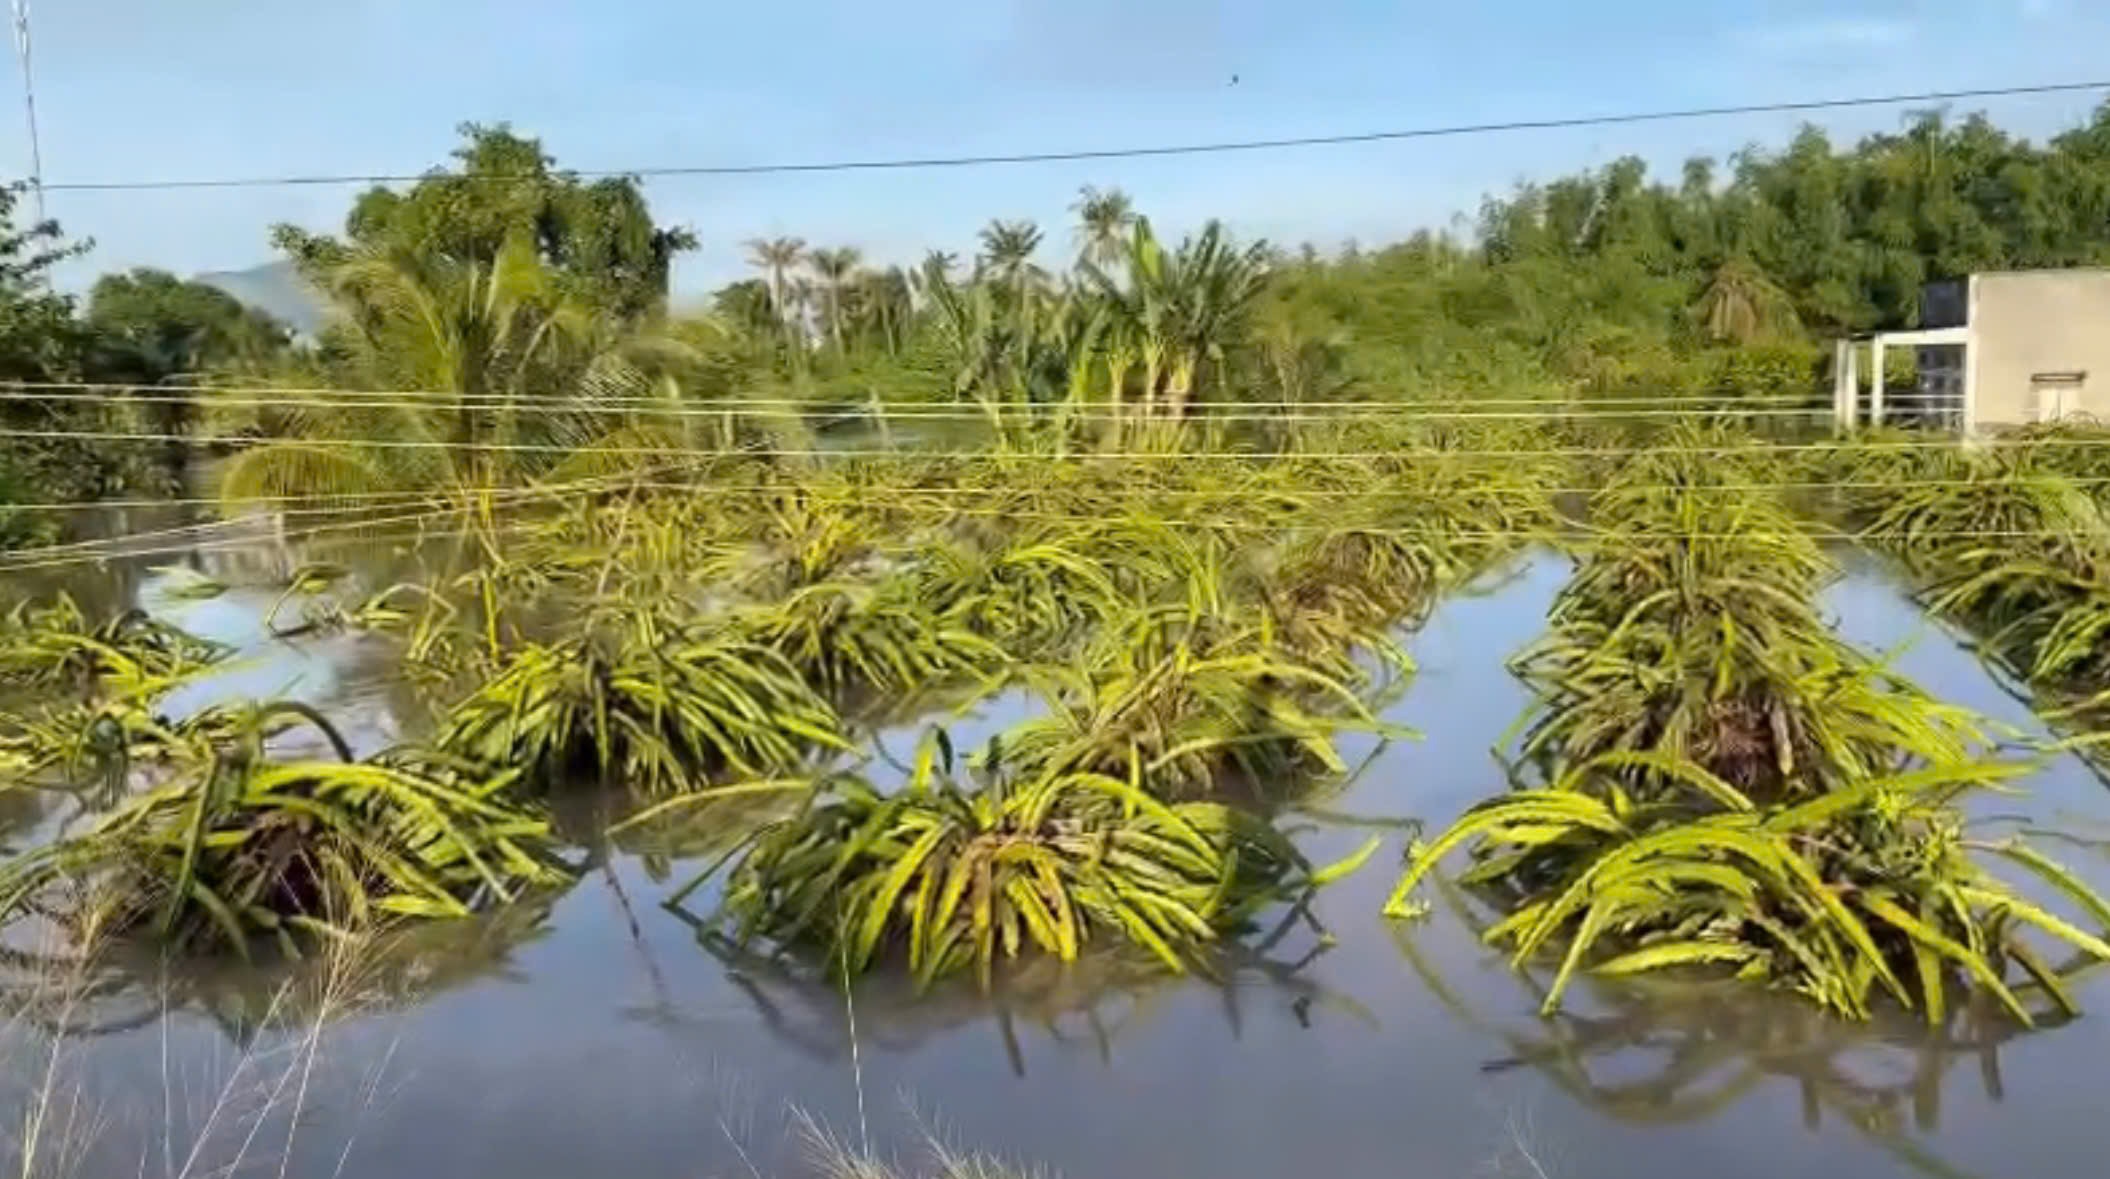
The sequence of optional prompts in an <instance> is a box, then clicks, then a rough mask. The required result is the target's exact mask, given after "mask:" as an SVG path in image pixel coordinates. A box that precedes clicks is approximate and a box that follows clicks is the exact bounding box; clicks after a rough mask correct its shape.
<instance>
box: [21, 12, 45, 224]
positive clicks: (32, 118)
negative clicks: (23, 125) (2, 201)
mask: <svg viewBox="0 0 2110 1179" xmlns="http://www.w3.org/2000/svg"><path fill="white" fill-rule="evenodd" d="M14 9H15V60H16V61H18V62H20V63H21V66H22V111H23V114H24V116H25V117H26V118H27V119H28V120H29V186H30V191H31V192H32V193H34V194H35V196H36V200H37V222H38V224H42V223H43V222H44V219H45V218H44V148H43V145H42V143H41V142H40V141H39V139H38V137H37V87H36V82H35V80H34V78H33V76H32V74H31V71H30V68H29V64H30V62H29V0H14Z"/></svg>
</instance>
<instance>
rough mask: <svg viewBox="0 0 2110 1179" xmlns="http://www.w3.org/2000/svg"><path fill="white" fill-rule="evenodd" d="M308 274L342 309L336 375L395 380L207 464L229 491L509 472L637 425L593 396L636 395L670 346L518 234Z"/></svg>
mask: <svg viewBox="0 0 2110 1179" xmlns="http://www.w3.org/2000/svg"><path fill="white" fill-rule="evenodd" d="M324 289H325V290H326V291H327V292H328V293H329V295H330V297H331V299H332V301H333V302H334V303H335V304H336V305H337V307H338V309H339V312H340V314H341V316H342V318H343V322H344V324H345V325H346V326H345V328H344V329H343V330H340V331H339V332H337V333H336V334H335V335H334V336H333V338H332V340H331V342H330V344H331V350H332V360H331V363H332V364H333V365H334V366H335V367H336V369H337V371H338V373H339V374H340V376H342V377H344V378H347V379H348V380H349V381H350V382H351V383H352V384H353V385H354V388H355V389H358V390H372V389H385V390H398V391H401V392H400V393H397V394H393V395H391V396H390V397H388V398H386V399H381V400H380V401H379V403H378V404H377V403H376V401H375V400H372V399H367V398H362V397H361V396H360V395H359V394H357V393H353V394H349V395H348V403H347V407H346V408H344V409H342V410H338V409H330V410H326V411H320V412H315V413H312V414H310V415H309V416H308V417H307V418H306V420H304V421H302V422H300V423H299V424H298V434H299V436H298V437H296V438H290V439H288V440H286V441H284V442H281V443H277V444H273V445H267V446H262V447H258V448H256V449H252V450H249V451H247V452H245V453H243V454H242V455H241V456H239V457H238V458H237V459H235V460H234V461H233V462H231V463H229V464H228V467H227V469H226V472H225V475H224V477H223V482H222V492H221V493H222V497H223V498H224V499H226V500H228V501H230V502H231V503H237V504H242V503H250V502H255V501H258V500H263V499H268V498H271V497H278V496H291V495H303V496H329V495H340V494H353V493H361V492H367V491H373V490H381V489H389V490H398V489H405V488H411V489H415V488H428V489H432V490H435V491H440V492H444V493H463V494H466V493H470V492H475V491H480V490H481V489H485V488H489V487H492V486H496V485H503V484H505V483H510V482H517V481H518V480H520V479H522V478H524V477H526V476H530V475H534V474H537V473H539V472H542V471H546V470H549V469H550V468H552V467H554V466H556V465H557V464H558V461H559V458H560V457H561V456H562V455H563V453H564V452H565V451H566V449H567V448H571V447H579V446H584V445H586V444H588V443H590V442H591V441H593V440H594V439H595V438H597V437H601V436H604V435H607V434H609V433H611V432H614V431H616V430H619V429H622V428H624V427H630V428H633V429H635V428H640V427H643V426H647V425H649V424H650V419H649V416H648V415H642V414H640V415H634V416H632V417H630V418H627V419H626V417H625V416H624V415H622V414H610V413H607V412H605V411H606V410H608V409H609V408H611V407H615V408H620V407H622V406H627V405H631V404H633V403H634V402H635V401H636V400H637V399H639V398H640V397H642V396H645V395H648V394H649V393H650V392H651V391H652V390H653V389H654V388H655V386H656V381H655V373H656V372H662V371H667V370H668V369H669V368H672V367H677V366H678V363H679V360H680V357H681V356H682V355H683V354H684V349H683V348H682V346H681V345H680V344H678V343H677V342H675V341H673V340H671V339H667V338H663V337H659V336H654V335H641V334H639V333H638V331H637V330H636V328H635V326H634V325H632V324H630V323H628V322H627V321H625V320H624V319H623V318H622V317H621V316H619V315H618V314H616V313H615V312H613V311H612V310H610V309H609V308H608V307H606V306H603V305H600V304H596V303H594V302H592V301H591V300H589V299H587V298H584V297H582V296H581V295H580V294H579V293H578V292H577V290H576V289H575V288H573V287H571V286H570V285H568V284H567V283H566V282H565V281H564V275H563V274H561V273H560V272H558V271H556V270H555V269H554V268H552V267H550V266H549V265H548V264H546V263H545V262H543V261H542V260H541V259H540V258H539V257H537V252H536V250H535V248H534V246H533V245H532V244H531V243H530V242H529V241H528V240H527V239H525V238H521V239H516V240H515V242H514V244H512V245H511V246H508V247H506V248H504V249H502V250H500V251H499V253H498V255H497V256H496V257H495V258H493V259H492V260H491V261H489V262H484V261H481V260H475V259H463V258H459V257H456V256H453V255H449V254H437V255H435V254H423V255H421V254H415V253H411V252H407V251H403V250H394V251H388V252H361V253H359V254H356V255H353V256H351V257H348V258H345V259H344V260H342V261H341V262H339V263H338V264H337V265H336V266H335V267H334V268H333V269H331V270H330V271H329V272H328V273H327V276H326V285H325V288H324Z"/></svg>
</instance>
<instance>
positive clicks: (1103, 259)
mask: <svg viewBox="0 0 2110 1179" xmlns="http://www.w3.org/2000/svg"><path fill="white" fill-rule="evenodd" d="M1070 211H1071V212H1073V213H1075V214H1077V250H1078V257H1079V258H1080V259H1081V260H1083V261H1087V262H1093V263H1097V264H1098V265H1100V266H1112V265H1114V264H1116V263H1118V262H1119V261H1120V260H1121V242H1122V239H1123V238H1124V237H1126V236H1127V235H1128V231H1129V229H1130V228H1131V227H1133V226H1134V225H1135V223H1136V210H1135V204H1134V202H1132V201H1130V200H1129V199H1128V194H1127V193H1125V192H1122V191H1121V190H1120V189H1118V188H1109V189H1105V190H1103V191H1102V190H1100V189H1097V188H1093V187H1092V186H1091V185H1089V184H1087V185H1085V186H1084V187H1083V188H1081V189H1079V190H1078V193H1077V200H1076V203H1074V204H1072V205H1071V206H1070Z"/></svg>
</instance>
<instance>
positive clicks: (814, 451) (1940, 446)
mask: <svg viewBox="0 0 2110 1179" xmlns="http://www.w3.org/2000/svg"><path fill="white" fill-rule="evenodd" d="M1159 424H1162V425H1173V424H1176V423H1171V422H1160V423H1159ZM0 438H35V439H46V440H59V439H70V440H74V441H95V442H142V443H143V442H188V443H191V444H193V445H214V446H220V445H224V446H250V447H254V446H266V445H271V444H273V443H296V444H305V445H310V446H364V447H370V448H373V449H378V450H456V451H461V450H466V451H484V452H489V453H494V454H558V455H566V456H573V457H576V456H581V455H594V456H609V455H625V456H633V457H638V456H653V457H659V458H669V459H671V458H764V457H766V458H796V459H834V460H842V459H865V460H879V459H884V460H890V461H894V462H923V463H944V462H972V461H1002V462H1009V463H1017V462H1048V463H1083V462H1089V461H1091V460H1127V461H1137V462H1142V461H1154V462H1183V463H1192V462H1195V461H1197V459H1206V458H1221V459H1267V460H1270V461H1298V460H1302V461H1328V460H1331V461H1365V460H1376V459H1394V460H1396V459H1400V458H1404V457H1410V456H1411V457H1416V458H1427V459H1457V458H1482V459H1495V458H1615V457H1633V456H1647V455H1669V454H1688V455H1692V454H1699V455H1724V456H1733V455H1740V454H1741V455H1759V454H1765V455H1774V454H1797V453H1813V452H1819V451H1832V450H1842V449H1851V450H1859V451H1864V452H1868V451H1927V450H1955V449H1957V447H1958V445H1959V443H1958V441H1957V440H1956V439H1955V438H1938V439H1912V440H1904V439H1898V440H1890V439H1883V440H1877V441H1859V442H1851V443H1840V442H1837V441H1826V442H1780V443H1775V442H1758V443H1752V442H1740V443H1739V442H1730V443H1719V444H1714V445H1707V446H1665V445H1661V444H1645V445H1640V446H1547V447H1493V448H1475V447H1456V448H1449V447H1440V446H1396V447H1390V448H1387V449H1384V450H1335V451H1311V452H1303V453H1296V452H1291V453H1284V454H1272V453H1263V452H1258V451H1253V452H1237V451H1219V452H1216V453H1214V454H1211V453H1209V452H1196V451H1191V450H1117V451H1080V452H1078V453H1076V454H1070V455H1051V454H1033V453H1022V452H1014V451H1003V450H995V449H991V450H980V451H974V450H966V451H947V450H928V451H926V450H905V449H900V448H890V447H887V448H870V447H864V448H859V447H838V448H833V449H830V448H826V447H820V448H794V447H768V446H759V445H758V446H750V447H741V446H733V447H694V446H650V445H646V446H597V445H592V444H584V445H581V444H574V443H561V442H478V443H461V442H453V441H449V440H445V439H438V438H262V437H254V436H250V435H244V434H203V435H194V434H174V433H155V432H141V431H123V430H116V431H113V430H23V429H14V428H0ZM1979 446H1980V447H1981V448H1983V449H2017V448H2019V449H2025V450H2033V449H2053V448H2058V449H2093V448H2096V447H2102V446H2110V433H2106V434H2103V435H2100V436H2093V437H2079V438H2066V437H2058V438H1995V439H1991V440H1988V441H1985V442H1981V443H1980V444H1979ZM4 506H5V505H4V504H0V507H4Z"/></svg>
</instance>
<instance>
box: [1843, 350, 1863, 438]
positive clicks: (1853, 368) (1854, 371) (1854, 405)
mask: <svg viewBox="0 0 2110 1179" xmlns="http://www.w3.org/2000/svg"><path fill="white" fill-rule="evenodd" d="M1841 347H1842V348H1843V349H1844V350H1845V352H1846V363H1845V364H1843V365H1841V366H1840V372H1841V374H1842V375H1843V376H1844V377H1845V383H1846V414H1845V416H1844V418H1843V420H1844V421H1845V423H1846V430H1847V432H1848V433H1852V432H1853V431H1854V430H1855V429H1856V428H1857V427H1859V426H1860V424H1861V422H1860V418H1861V372H1860V365H1861V346H1860V345H1859V344H1856V343H1854V342H1853V341H1852V340H1847V341H1845V342H1844V343H1843V344H1842V345H1841Z"/></svg>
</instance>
